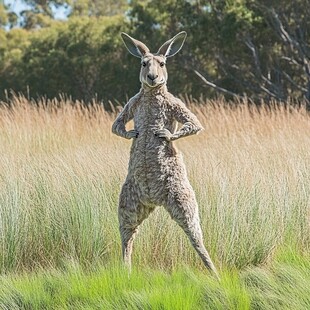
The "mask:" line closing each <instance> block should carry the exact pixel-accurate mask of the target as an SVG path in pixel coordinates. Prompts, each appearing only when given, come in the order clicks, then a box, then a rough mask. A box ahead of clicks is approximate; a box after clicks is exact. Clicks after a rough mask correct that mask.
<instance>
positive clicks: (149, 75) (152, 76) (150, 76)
mask: <svg viewBox="0 0 310 310" xmlns="http://www.w3.org/2000/svg"><path fill="white" fill-rule="evenodd" d="M147 77H148V78H149V79H150V80H151V81H154V80H155V79H157V78H158V75H154V74H148V75H147Z"/></svg>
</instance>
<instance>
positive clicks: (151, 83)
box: [143, 79, 165, 88]
mask: <svg viewBox="0 0 310 310" xmlns="http://www.w3.org/2000/svg"><path fill="white" fill-rule="evenodd" d="M143 84H145V85H146V86H148V87H150V88H155V87H159V86H161V85H163V84H165V80H164V79H162V80H160V81H144V83H143Z"/></svg>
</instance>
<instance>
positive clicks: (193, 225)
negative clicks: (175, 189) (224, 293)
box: [165, 187, 218, 277]
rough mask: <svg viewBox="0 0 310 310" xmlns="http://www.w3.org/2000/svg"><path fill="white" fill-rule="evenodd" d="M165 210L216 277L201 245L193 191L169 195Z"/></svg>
mask: <svg viewBox="0 0 310 310" xmlns="http://www.w3.org/2000/svg"><path fill="white" fill-rule="evenodd" d="M165 208H166V210H167V211H168V212H169V214H170V216H171V218H172V219H174V220H175V221H176V222H177V223H178V225H179V226H180V227H181V228H182V229H183V230H184V232H185V234H186V235H187V236H188V238H189V240H190V242H191V244H192V246H193V247H194V249H195V250H196V252H197V253H198V255H199V256H200V258H201V259H202V261H203V263H204V265H205V266H206V267H207V268H208V269H209V270H210V271H211V272H213V273H214V274H215V275H216V276H217V277H218V274H217V270H216V268H215V266H214V264H213V262H212V260H211V258H210V255H209V253H208V251H207V250H206V248H205V246H204V243H203V235H202V230H201V226H200V219H199V213H198V205H197V201H196V198H195V194H194V191H193V189H192V188H191V187H189V188H184V189H183V190H182V191H181V193H172V194H170V195H169V197H168V201H167V204H166V206H165Z"/></svg>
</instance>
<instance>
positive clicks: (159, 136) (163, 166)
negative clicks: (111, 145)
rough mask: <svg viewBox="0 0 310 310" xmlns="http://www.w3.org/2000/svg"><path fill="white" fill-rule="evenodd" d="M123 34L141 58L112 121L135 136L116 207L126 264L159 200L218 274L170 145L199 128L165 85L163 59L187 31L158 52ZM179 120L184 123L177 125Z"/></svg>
mask: <svg viewBox="0 0 310 310" xmlns="http://www.w3.org/2000/svg"><path fill="white" fill-rule="evenodd" d="M121 36H122V39H123V41H124V44H125V46H126V47H127V49H128V51H129V52H130V53H131V54H132V55H133V56H136V57H139V58H141V71H140V82H141V89H140V91H139V92H138V93H137V94H136V95H135V96H134V97H132V98H131V99H130V100H129V102H128V103H127V104H126V105H125V107H124V108H123V110H122V112H121V113H120V114H119V115H118V116H117V118H116V120H115V122H114V124H113V126H112V132H113V133H115V134H116V135H118V136H121V137H123V138H126V139H132V140H133V142H132V147H131V151H130V160H129V165H128V175H127V178H126V181H125V183H124V184H123V186H122V190H121V193H120V198H119V209H118V215H119V228H120V235H121V241H122V253H123V259H124V262H125V264H126V265H127V266H128V267H129V269H130V268H131V254H132V247H133V241H134V238H135V235H136V233H137V231H138V227H139V225H140V224H141V223H142V222H143V220H145V219H146V218H147V217H148V216H149V215H150V213H151V212H152V211H153V210H154V209H155V207H156V206H163V207H164V208H165V209H166V210H167V211H168V213H169V214H170V216H171V218H172V219H173V220H175V221H176V222H177V223H178V224H179V226H180V227H181V228H182V229H183V230H184V232H185V233H186V235H187V236H188V238H189V240H190V242H191V244H192V245H193V247H194V248H195V250H196V251H197V253H198V254H199V256H200V257H201V259H202V261H203V263H204V265H205V266H206V267H207V268H208V269H209V270H211V271H212V272H214V273H215V274H217V271H216V268H215V267H214V264H213V263H212V261H211V258H210V256H209V254H208V252H207V250H206V248H205V246H204V244H203V235H202V231H201V226H200V219H199V214H198V205H197V201H196V197H195V193H194V191H193V189H192V187H191V185H190V183H189V181H188V178H187V173H186V169H185V164H184V162H183V158H182V154H181V153H180V152H179V151H178V150H177V149H176V148H175V146H174V145H173V141H174V140H177V139H180V138H183V137H186V136H189V135H192V134H196V133H198V132H199V131H201V130H202V129H203V127H202V125H201V124H200V122H199V121H198V119H197V117H196V116H195V115H194V114H193V113H192V112H190V111H189V110H188V109H187V108H186V106H185V104H184V103H183V102H182V101H181V100H180V99H178V98H176V97H174V96H173V95H172V94H171V93H169V92H168V90H167V86H166V84H167V79H168V74H167V69H166V60H167V58H169V57H171V56H174V55H175V54H176V53H177V52H178V51H179V50H180V49H181V48H182V46H183V43H184V41H185V39H186V32H185V31H182V32H180V33H178V34H177V35H176V36H174V37H173V38H172V39H170V40H168V41H167V42H165V43H164V44H163V45H162V46H161V47H160V48H159V50H158V52H157V53H151V52H150V50H149V49H148V47H147V46H146V45H145V44H143V43H142V42H140V41H138V40H136V39H134V38H132V37H130V36H129V35H128V34H126V33H122V34H121ZM132 119H133V121H134V129H133V130H129V131H127V130H126V126H125V125H126V123H127V122H129V121H130V120H132ZM177 123H180V124H182V127H181V128H180V129H179V130H177Z"/></svg>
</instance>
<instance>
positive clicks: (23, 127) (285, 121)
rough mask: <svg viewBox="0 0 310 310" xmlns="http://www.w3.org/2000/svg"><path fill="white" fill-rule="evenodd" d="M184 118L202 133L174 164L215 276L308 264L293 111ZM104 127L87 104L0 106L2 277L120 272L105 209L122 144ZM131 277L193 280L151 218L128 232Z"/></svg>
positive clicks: (179, 236) (175, 241)
mask: <svg viewBox="0 0 310 310" xmlns="http://www.w3.org/2000/svg"><path fill="white" fill-rule="evenodd" d="M189 107H190V109H191V110H192V111H193V112H194V113H196V114H197V116H198V118H199V120H200V121H201V122H202V123H203V125H204V128H205V130H204V131H203V132H202V133H201V134H199V135H197V136H191V137H186V138H183V139H180V140H179V141H177V142H176V146H177V148H178V149H179V150H180V151H181V152H182V153H183V154H184V160H185V162H186V165H187V170H188V174H189V178H190V182H191V184H192V185H193V187H194V189H195V191H196V195H197V199H198V202H199V206H200V216H201V221H202V227H203V232H204V237H205V243H206V247H207V248H208V250H209V252H210V254H211V256H212V258H213V259H214V262H215V264H216V265H217V266H218V268H219V269H220V270H227V269H228V270H237V271H238V272H239V271H240V272H241V271H242V270H246V269H247V268H254V267H255V266H259V267H260V268H267V269H268V266H271V265H272V264H273V262H275V261H276V258H277V257H279V256H281V255H282V254H281V253H286V251H289V252H290V253H296V255H297V256H300V257H307V258H308V257H309V255H310V117H309V114H307V112H306V111H305V108H304V107H292V106H289V105H276V104H272V106H271V107H270V106H269V107H267V106H266V105H262V106H261V107H260V108H257V107H255V106H253V105H250V104H248V103H247V102H241V103H239V104H230V105H229V104H227V103H225V102H224V101H223V100H217V101H208V100H207V101H205V102H196V103H195V104H189ZM115 115H116V114H115V113H114V114H113V113H112V114H111V113H108V112H106V111H105V110H104V109H103V108H102V107H101V106H100V105H99V104H93V105H92V106H89V107H88V108H87V107H83V105H81V104H79V103H75V104H74V103H72V102H69V101H68V100H62V101H57V102H56V101H45V100H41V101H40V102H39V103H36V104H34V103H29V102H28V100H27V99H25V98H23V97H18V96H16V97H14V98H13V99H12V100H11V101H10V102H9V103H6V104H2V106H1V108H0V154H1V156H0V204H1V209H0V249H1V251H0V272H1V273H2V274H11V273H14V274H16V273H17V274H18V273H23V272H31V271H36V270H38V269H42V268H45V269H49V268H52V269H54V268H55V269H58V268H66V266H68V264H69V265H70V264H73V265H74V264H78V265H79V266H84V267H85V268H88V267H89V266H94V265H96V266H97V265H100V266H108V265H109V264H111V263H113V262H115V261H120V240H119V234H118V222H117V201H118V194H119V191H120V187H121V184H122V182H123V181H124V178H125V176H126V169H127V163H128V156H129V149H130V144H131V143H130V141H128V140H125V139H122V138H119V137H117V136H115V135H112V133H111V125H112V122H113V119H114V118H115ZM130 126H132V124H129V126H128V127H130ZM133 265H134V268H136V269H138V270H139V269H141V268H153V269H154V270H158V269H160V270H162V271H164V272H173V271H174V270H178V269H179V268H183V267H184V268H185V266H186V268H193V269H194V270H200V271H203V270H204V269H203V268H204V267H203V266H202V263H201V262H200V260H199V258H198V257H197V255H196V253H195V252H194V251H193V250H192V248H191V246H190V244H189V242H188V240H187V239H186V237H185V235H184V234H183V232H182V231H181V230H180V229H179V227H178V226H177V225H176V224H175V223H174V222H172V220H171V219H170V217H169V216H168V214H167V213H166V212H165V211H164V210H163V209H162V208H161V207H158V209H157V211H156V212H154V214H152V215H151V217H150V218H149V219H148V220H146V221H145V222H144V223H143V225H142V227H141V229H140V232H139V235H138V236H137V239H136V243H135V248H134V256H133ZM182 266H183V267H182ZM84 267H83V268H84ZM206 276H207V273H206ZM307 279H309V278H307ZM99 308H100V307H99ZM155 308H156V307H155ZM181 308H182V307H180V309H181ZM185 308H186V307H185ZM215 308H216V307H215ZM38 309H39V308H38ZM164 309H166V308H164ZM167 309H168V308H167ZM188 309H190V308H188Z"/></svg>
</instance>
